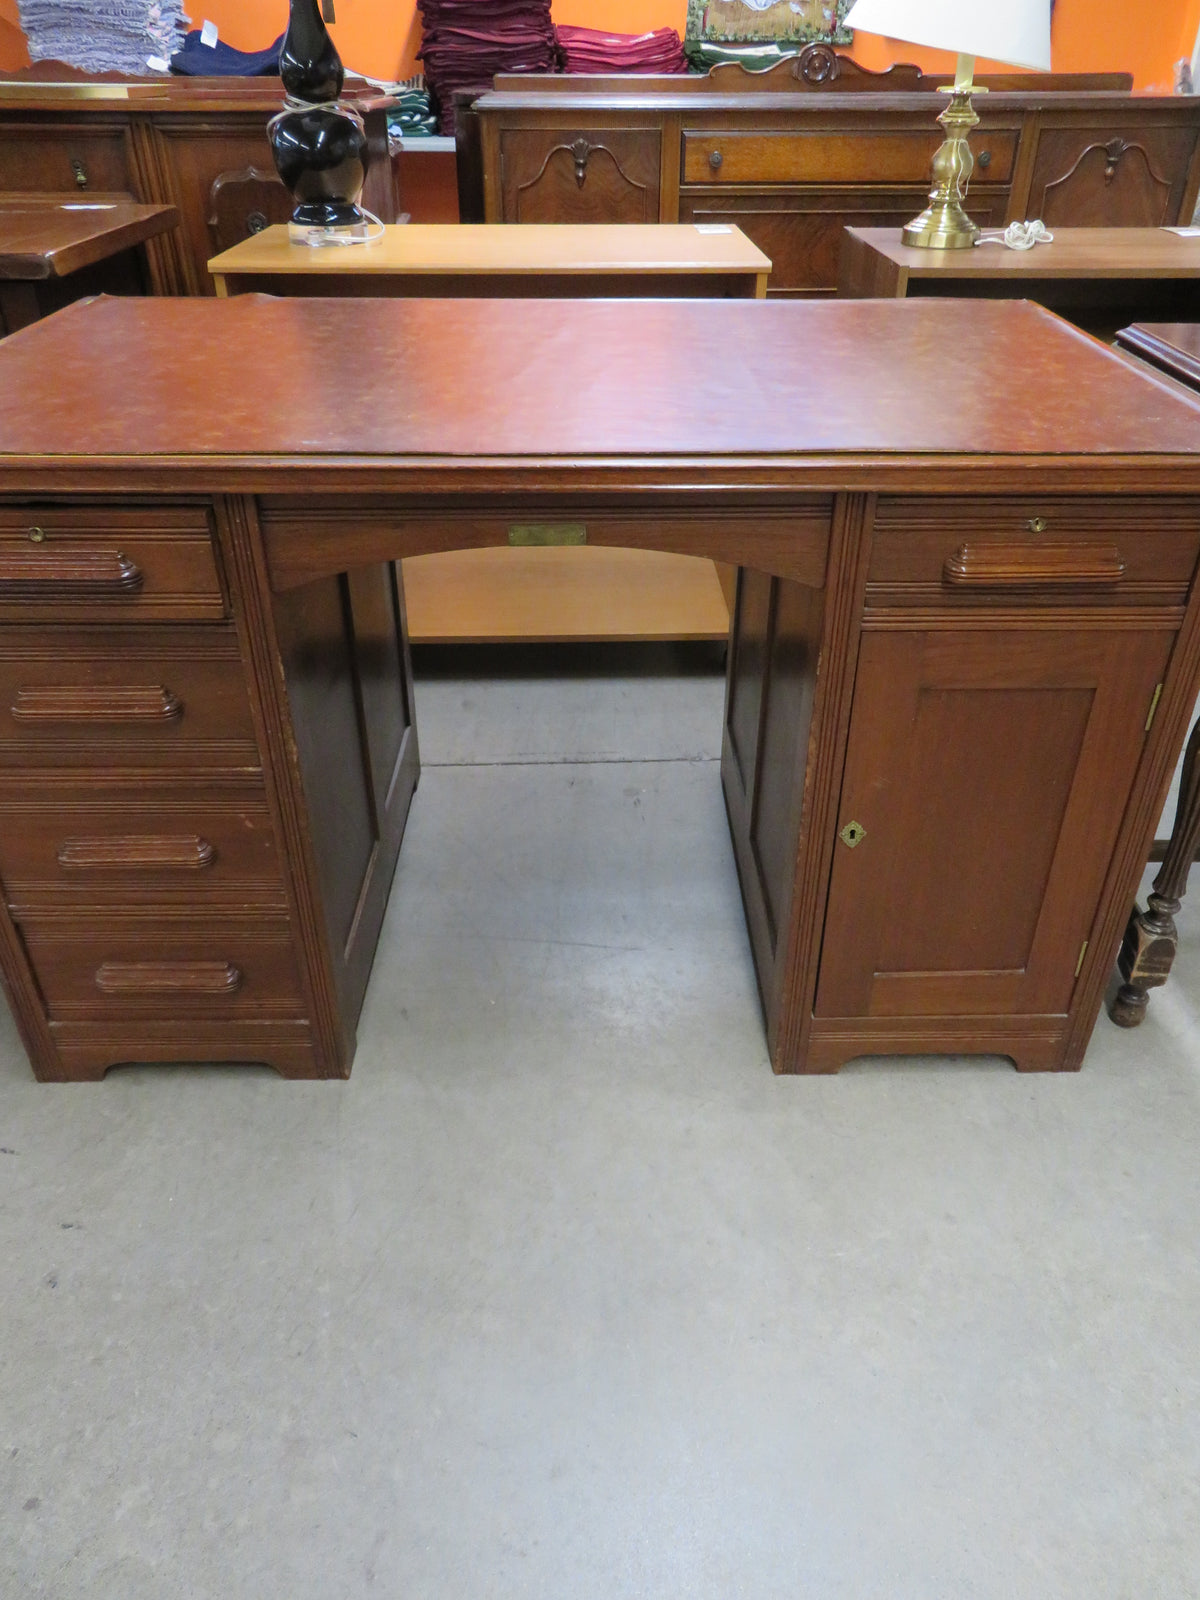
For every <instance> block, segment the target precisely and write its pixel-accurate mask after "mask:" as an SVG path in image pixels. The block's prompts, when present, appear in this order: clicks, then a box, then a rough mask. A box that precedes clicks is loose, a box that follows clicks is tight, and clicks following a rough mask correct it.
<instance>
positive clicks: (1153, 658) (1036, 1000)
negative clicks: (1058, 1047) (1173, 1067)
mask: <svg viewBox="0 0 1200 1600" xmlns="http://www.w3.org/2000/svg"><path fill="white" fill-rule="evenodd" d="M1171 642H1172V635H1171V634H1170V632H1169V631H1159V630H1154V631H1149V630H1147V631H1133V630H1130V631H1125V630H1118V629H1103V630H1102V629H1096V630H1095V631H1086V632H1085V631H1079V632H1074V631H1067V630H1063V629H1054V628H1047V629H1036V630H1035V629H1033V628H1029V629H1022V630H1020V631H1012V632H1009V631H1007V630H1005V631H1003V632H1001V631H994V632H983V631H971V632H968V631H966V630H959V629H954V628H950V629H947V630H944V631H942V630H937V631H933V630H931V631H929V632H915V631H914V632H903V631H895V632H893V631H880V632H868V633H866V634H864V636H863V642H862V647H861V652H860V658H859V667H858V674H857V679H856V683H855V695H854V710H853V713H852V717H851V726H850V739H849V745H848V749H847V757H846V768H845V776H844V780H843V789H842V802H841V806H840V809H839V812H838V816H837V827H838V829H839V833H840V835H842V832H843V830H845V829H846V828H848V827H849V825H850V824H851V823H857V824H858V825H859V827H860V828H861V829H863V830H865V831H864V833H863V834H862V837H861V838H860V839H859V841H858V842H857V843H856V844H853V845H850V844H847V843H846V841H845V838H844V836H839V839H838V841H837V843H836V846H835V850H834V866H833V875H832V879H831V884H830V897H829V906H828V911H827V915H826V926H825V937H824V942H823V946H822V955H821V971H820V980H819V986H818V992H817V1006H816V1010H817V1014H818V1016H826V1017H835V1016H836V1017H912V1016H927V1017H953V1016H993V1017H994V1016H1006V1015H1007V1016H1011V1015H1029V1016H1046V1015H1058V1014H1062V1013H1065V1012H1066V1011H1067V1010H1068V1009H1069V1006H1070V1000H1071V991H1072V989H1073V987H1074V983H1075V974H1076V971H1077V967H1078V962H1079V957H1080V952H1081V949H1082V946H1083V942H1084V940H1085V939H1086V938H1087V937H1088V932H1089V928H1090V926H1091V923H1092V919H1093V916H1094V914H1095V910H1096V906H1097V904H1098V901H1099V897H1100V892H1101V888H1102V886H1103V883H1104V879H1105V876H1106V873H1107V870H1108V865H1109V860H1110V857H1111V855H1112V850H1113V846H1114V843H1115V840H1116V835H1117V831H1118V828H1119V826H1120V821H1121V816H1122V813H1123V811H1124V808H1125V802H1126V797H1127V795H1128V792H1129V788H1130V785H1131V782H1132V780H1133V775H1134V771H1135V768H1136V766H1137V762H1138V758H1139V756H1140V753H1141V750H1142V745H1143V741H1144V738H1145V724H1146V720H1147V713H1148V712H1149V709H1150V705H1151V702H1152V699H1153V696H1154V689H1155V685H1156V684H1158V683H1159V682H1161V681H1162V677H1163V673H1164V671H1165V669H1166V663H1167V658H1168V656H1169V654H1170V649H1171ZM851 837H853V835H851Z"/></svg>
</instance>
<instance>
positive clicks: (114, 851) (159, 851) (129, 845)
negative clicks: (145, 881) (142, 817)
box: [58, 833, 217, 872]
mask: <svg viewBox="0 0 1200 1600" xmlns="http://www.w3.org/2000/svg"><path fill="white" fill-rule="evenodd" d="M216 859H217V852H216V851H215V850H214V849H213V847H212V845H211V844H209V842H208V840H207V839H202V838H201V837H200V836H199V834H195V833H193V834H187V835H184V836H183V837H181V838H172V837H171V836H170V835H160V834H145V835H142V836H138V835H134V836H133V837H130V838H116V839H64V840H63V842H62V844H61V845H60V846H59V849H58V864H59V866H60V867H65V868H66V869H67V870H68V871H76V872H92V871H100V872H103V871H110V870H111V871H117V872H122V871H135V872H136V871H139V870H140V871H145V872H161V871H164V870H165V871H167V872H197V871H201V870H202V869H203V868H205V867H211V866H212V864H213V862H214V861H215V860H216Z"/></svg>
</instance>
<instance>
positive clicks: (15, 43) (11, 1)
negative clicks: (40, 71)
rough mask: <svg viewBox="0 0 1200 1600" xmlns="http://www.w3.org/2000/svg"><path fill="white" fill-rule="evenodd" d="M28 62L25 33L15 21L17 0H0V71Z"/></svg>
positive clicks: (21, 65) (9, 70)
mask: <svg viewBox="0 0 1200 1600" xmlns="http://www.w3.org/2000/svg"><path fill="white" fill-rule="evenodd" d="M28 64H29V52H28V50H26V48H25V35H24V34H23V33H22V32H21V25H20V23H19V22H18V21H17V0H0V72H11V71H12V69H13V68H14V67H24V66H28Z"/></svg>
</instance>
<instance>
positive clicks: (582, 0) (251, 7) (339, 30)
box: [192, 0, 1200, 92]
mask: <svg viewBox="0 0 1200 1600" xmlns="http://www.w3.org/2000/svg"><path fill="white" fill-rule="evenodd" d="M989 3H992V4H997V3H998V4H1003V0H989ZM336 4H337V14H338V21H337V23H336V25H335V27H334V29H333V34H334V38H335V39H336V40H337V46H338V49H339V50H340V51H341V53H342V58H343V60H344V61H345V62H346V65H347V66H348V67H353V68H354V69H355V70H357V71H359V72H367V73H370V74H371V75H372V76H373V77H381V78H390V77H393V76H397V75H407V74H408V73H410V72H413V71H416V70H418V68H419V63H418V62H416V61H415V52H416V49H417V45H418V43H419V40H420V22H419V18H418V17H417V16H416V13H415V6H414V0H398V3H397V0H336ZM1143 6H1144V7H1145V12H1147V13H1148V14H1149V18H1150V20H1149V21H1146V20H1144V15H1145V13H1143ZM686 11H687V6H686V0H553V15H554V19H555V21H556V22H574V23H580V24H582V25H583V26H585V27H592V28H611V29H613V30H614V31H616V32H623V33H640V32H642V31H644V30H645V29H647V28H661V27H670V28H677V29H678V30H679V31H680V32H682V31H683V25H684V17H685V15H686ZM192 14H193V16H195V17H196V18H198V19H199V18H201V17H205V16H207V17H211V18H212V20H213V21H214V22H215V23H216V24H217V26H218V27H219V28H220V30H221V35H222V37H223V38H227V39H228V40H229V42H230V44H234V45H239V46H241V47H243V48H251V47H255V48H258V47H261V46H262V45H264V44H269V43H270V41H271V39H273V38H274V37H275V35H276V34H277V33H280V32H282V30H283V27H284V25H285V23H286V21H287V4H286V0H196V4H195V5H194V6H193V7H192ZM1198 27H1200V0H1155V3H1154V4H1153V5H1149V4H1147V0H1142V4H1141V5H1136V4H1131V3H1130V0H1058V6H1057V8H1056V11H1055V17H1054V37H1053V44H1054V66H1055V69H1056V71H1059V72H1101V71H1119V72H1132V73H1133V75H1134V82H1135V84H1136V86H1137V87H1138V88H1139V89H1154V90H1159V91H1161V92H1169V91H1170V89H1171V87H1172V83H1173V77H1174V65H1175V62H1176V61H1177V60H1178V59H1179V57H1180V56H1188V57H1190V56H1191V53H1192V47H1193V45H1194V44H1195V41H1196V31H1197V28H1198ZM853 53H854V55H856V56H857V57H858V59H859V60H861V61H862V63H863V65H864V66H869V67H882V66H886V65H888V64H889V62H891V61H916V62H917V63H918V64H919V65H921V66H924V67H928V68H929V69H930V70H934V71H936V70H937V68H938V67H939V66H942V65H945V66H952V65H953V59H952V58H951V57H950V56H948V55H946V54H944V53H943V52H941V51H936V50H919V49H917V48H916V47H915V46H913V45H905V44H889V43H888V41H886V40H883V39H878V38H875V37H873V36H872V35H870V34H865V33H860V34H859V36H858V40H857V42H856V45H855V49H854V52H853Z"/></svg>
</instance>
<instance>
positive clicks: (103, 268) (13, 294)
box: [0, 195, 179, 334]
mask: <svg viewBox="0 0 1200 1600" xmlns="http://www.w3.org/2000/svg"><path fill="white" fill-rule="evenodd" d="M178 222H179V213H178V211H176V210H175V208H174V206H139V205H134V204H133V203H132V202H129V201H121V200H96V201H93V202H90V203H89V202H81V201H70V202H63V201H61V200H50V199H44V200H34V199H30V198H27V197H23V196H20V195H0V334H6V333H15V332H16V331H17V329H18V328H23V327H25V326H26V325H27V324H28V323H30V322H36V321H37V320H38V318H39V317H44V316H46V315H48V314H49V313H50V312H51V311H57V310H58V309H59V307H60V306H64V305H67V304H68V303H69V302H70V301H72V300H78V299H79V298H80V297H81V296H83V295H85V294H146V293H148V292H149V290H150V279H149V272H148V269H147V265H146V261H145V257H144V254H143V252H142V250H141V249H140V246H142V245H144V244H145V242H146V241H147V240H148V239H156V238H158V237H160V236H161V235H162V234H164V233H167V232H169V231H170V229H172V228H174V227H175V226H176V225H177V223H178Z"/></svg>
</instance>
